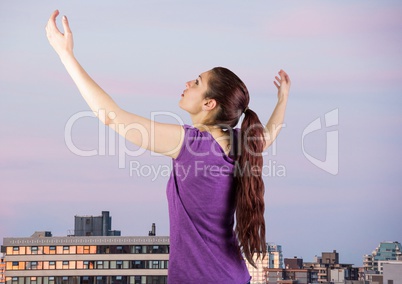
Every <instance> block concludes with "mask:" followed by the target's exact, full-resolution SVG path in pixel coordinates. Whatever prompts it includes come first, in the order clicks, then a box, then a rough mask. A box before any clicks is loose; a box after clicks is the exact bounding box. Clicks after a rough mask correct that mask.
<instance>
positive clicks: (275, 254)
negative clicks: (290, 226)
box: [268, 243, 283, 268]
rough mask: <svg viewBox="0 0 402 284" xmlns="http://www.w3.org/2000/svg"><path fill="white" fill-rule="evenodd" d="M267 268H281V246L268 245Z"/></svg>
mask: <svg viewBox="0 0 402 284" xmlns="http://www.w3.org/2000/svg"><path fill="white" fill-rule="evenodd" d="M268 256H269V262H268V268H283V256H282V246H281V245H276V244H273V243H268Z"/></svg>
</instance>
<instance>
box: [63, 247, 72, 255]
mask: <svg viewBox="0 0 402 284" xmlns="http://www.w3.org/2000/svg"><path fill="white" fill-rule="evenodd" d="M62 253H63V254H69V253H70V246H63V252H62Z"/></svg>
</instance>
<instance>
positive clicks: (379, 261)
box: [363, 242, 402, 274]
mask: <svg viewBox="0 0 402 284" xmlns="http://www.w3.org/2000/svg"><path fill="white" fill-rule="evenodd" d="M390 260H402V246H401V244H400V243H399V242H381V243H380V244H379V245H378V247H377V248H376V249H375V250H374V251H373V252H372V254H366V255H364V256H363V266H364V270H365V271H375V272H378V273H380V274H382V271H383V263H384V262H387V261H390Z"/></svg>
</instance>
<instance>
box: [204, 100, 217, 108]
mask: <svg viewBox="0 0 402 284" xmlns="http://www.w3.org/2000/svg"><path fill="white" fill-rule="evenodd" d="M214 108H216V101H215V100H214V99H205V100H204V104H203V105H202V110H204V111H211V110H213V109H214Z"/></svg>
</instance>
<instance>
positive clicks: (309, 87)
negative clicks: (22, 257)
mask: <svg viewBox="0 0 402 284" xmlns="http://www.w3.org/2000/svg"><path fill="white" fill-rule="evenodd" d="M55 9H59V10H60V13H61V15H67V16H68V17H69V20H70V24H71V28H72V30H73V33H74V41H75V55H76V57H77V58H78V60H79V61H80V62H81V64H82V65H83V66H84V68H86V70H87V71H88V72H89V73H90V75H91V76H92V77H93V78H94V79H95V80H96V81H97V82H98V83H99V84H100V85H101V86H102V87H103V88H104V89H105V90H106V91H107V92H108V93H109V94H110V95H111V96H112V97H113V98H114V99H115V100H116V101H117V102H118V103H119V104H120V105H121V106H123V107H124V108H125V109H126V110H128V111H131V112H134V113H137V114H140V115H143V116H146V117H151V115H155V114H157V116H156V118H157V120H159V121H169V122H174V121H177V120H179V121H181V122H183V123H188V124H189V123H190V119H189V116H188V115H187V114H186V113H185V112H184V111H182V110H181V109H179V107H178V101H179V99H180V95H181V92H182V90H183V89H184V84H185V82H186V81H188V80H190V79H193V78H194V77H196V76H198V74H200V73H202V72H203V71H206V70H208V69H211V68H212V67H214V66H225V67H228V68H230V69H232V70H233V71H234V72H235V73H237V74H238V75H239V76H240V77H241V78H242V79H243V81H245V83H246V84H247V85H248V88H249V91H250V94H251V103H250V108H252V109H253V110H255V111H256V112H257V113H258V114H259V115H260V118H261V120H262V121H266V120H267V119H268V118H269V116H270V114H271V112H272V110H273V107H274V106H275V103H276V92H275V91H276V88H275V86H274V85H273V83H272V81H273V78H274V76H275V75H276V73H277V72H278V71H279V70H280V69H281V68H283V69H284V70H286V71H287V72H288V73H289V75H290V76H291V79H292V89H291V94H290V100H289V104H288V110H287V114H286V119H285V123H286V127H284V128H283V130H282V132H281V134H280V136H279V138H278V140H277V143H276V145H275V148H271V149H270V150H269V151H268V155H267V156H266V158H265V161H266V165H267V171H266V177H265V183H266V189H267V192H266V207H267V208H266V222H267V238H268V239H267V241H269V242H274V243H276V244H280V245H282V248H283V255H284V257H293V256H298V257H303V258H304V260H305V261H311V260H312V259H313V257H314V255H320V254H321V252H322V251H332V250H334V249H336V250H337V251H338V252H339V253H340V261H341V262H344V263H354V264H356V265H361V263H362V255H363V254H369V253H371V252H372V250H373V249H374V248H375V247H376V246H377V245H378V243H379V242H381V241H384V240H390V241H399V242H401V241H402V226H401V225H400V223H401V216H402V206H401V205H400V204H401V202H402V193H401V189H402V186H401V182H402V170H401V169H402V159H401V158H402V155H401V153H402V151H401V150H400V145H402V134H401V129H402V112H401V106H402V54H401V50H402V33H401V31H402V20H401V19H402V17H401V15H402V3H401V2H400V1H354V2H350V1H336V2H335V1H247V2H246V1H230V2H229V1H226V2H222V1H212V0H211V1H117V2H116V1H114V2H113V1H104V0H97V1H94V0H88V1H84V2H83V1H77V0H73V1H64V0H63V1H57V3H56V2H55V1H50V0H46V1H40V2H37V1H36V2H35V1H34V2H32V1H26V0H25V1H1V3H0V38H1V40H0V94H1V104H0V107H1V112H0V119H1V126H2V127H1V139H0V146H1V147H0V190H1V191H0V242H1V240H2V238H3V237H28V236H30V235H31V234H32V233H33V232H34V231H40V230H49V231H52V233H53V235H54V236H64V235H67V234H71V233H73V228H74V223H73V222H74V218H73V217H74V215H96V216H97V215H100V213H101V211H102V210H108V211H110V213H111V216H112V217H113V229H117V230H121V231H122V234H123V235H146V234H147V232H148V231H149V230H150V226H151V223H156V225H157V234H158V235H168V234H169V223H168V216H167V202H166V195H165V186H166V182H167V180H168V177H167V175H166V172H167V169H168V168H169V167H170V163H171V162H170V160H169V159H168V158H165V157H155V156H153V155H150V154H149V153H144V154H141V155H136V156H135V155H133V154H132V153H133V152H134V151H135V150H136V148H135V147H134V146H130V145H127V149H129V150H127V152H128V151H130V153H129V154H127V155H126V156H124V157H123V156H120V157H119V155H118V154H119V153H122V151H123V150H124V149H125V147H126V146H124V145H122V144H119V140H118V138H117V137H115V136H114V133H113V132H112V131H110V132H109V131H106V132H105V134H106V135H105V136H103V135H102V134H103V131H104V129H103V128H100V130H99V129H98V121H97V119H96V118H93V117H90V116H89V115H86V114H87V113H86V112H85V111H88V109H89V108H88V106H87V105H86V104H85V102H84V100H83V99H82V98H81V96H80V94H79V93H78V91H77V89H76V87H75V85H74V84H73V82H72V80H71V79H70V78H69V76H68V74H67V72H66V71H65V70H64V67H63V66H62V64H61V62H60V60H59V59H58V58H57V55H56V53H55V52H54V51H53V50H52V48H51V47H50V45H49V44H48V43H47V39H46V36H45V30H44V27H45V24H46V22H47V19H48V17H49V16H50V14H51V13H52V12H53V10H55ZM59 25H60V21H59ZM332 110H336V111H337V112H336V111H335V112H333V113H332V114H336V115H337V116H336V119H335V120H334V119H332V120H331V121H330V123H329V124H328V119H327V120H325V115H326V114H328V113H330V112H331V111H332ZM155 112H156V113H155ZM158 112H159V113H158ZM162 112H168V114H165V115H163V114H162ZM169 113H170V114H169ZM79 115H82V117H81V118H79V119H76V120H73V119H74V118H75V117H77V116H79ZM174 115H175V116H176V118H175V117H174ZM317 119H318V121H320V122H321V127H320V129H318V130H316V131H311V132H309V130H308V129H310V128H309V125H311V123H313V122H318V121H316V120H317ZM325 122H327V126H328V127H326V124H325ZM331 124H332V125H331ZM70 126H71V127H70ZM306 129H307V130H306ZM70 130H71V131H70ZM303 133H304V134H305V135H303ZM334 134H335V136H334ZM331 135H332V136H331ZM336 135H337V136H336ZM335 137H336V140H334V139H335ZM66 139H67V140H66ZM69 139H71V143H73V144H74V146H75V147H76V148H77V149H80V150H85V151H89V150H96V151H97V154H95V155H93V156H86V157H84V156H82V155H81V156H80V155H77V154H75V153H74V152H73V151H72V147H71V143H70V142H69V141H70V140H69ZM113 141H114V144H115V145H114V146H113ZM302 142H303V143H302ZM103 144H105V145H106V148H107V149H106V150H105V155H103V154H102V153H101V152H102V150H103V148H102V145H103ZM327 144H331V145H332V146H334V147H332V148H328V149H329V150H328V151H326V149H327ZM99 145H101V147H99ZM113 151H114V152H115V153H113ZM308 157H310V159H311V157H312V159H313V161H316V163H315V164H314V163H312V162H311V161H310V160H309V159H308ZM123 158H124V160H125V162H124V163H123V167H119V162H121V161H122V160H123ZM318 160H321V161H322V162H321V164H325V163H326V164H328V163H331V166H332V168H334V169H336V173H335V174H334V173H332V174H331V173H328V172H327V171H325V170H324V169H323V167H322V166H317V165H319V162H318ZM136 165H140V166H139V168H138V167H137V169H134V168H133V167H134V166H136ZM269 165H270V168H268V167H269ZM152 169H153V170H155V171H157V170H160V172H159V174H158V175H156V176H155V174H154V173H152V172H150V170H152ZM269 171H270V172H269ZM283 175H284V176H283Z"/></svg>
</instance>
